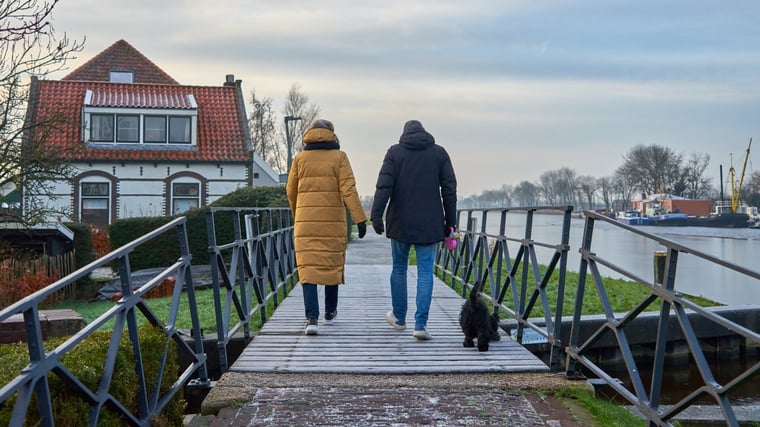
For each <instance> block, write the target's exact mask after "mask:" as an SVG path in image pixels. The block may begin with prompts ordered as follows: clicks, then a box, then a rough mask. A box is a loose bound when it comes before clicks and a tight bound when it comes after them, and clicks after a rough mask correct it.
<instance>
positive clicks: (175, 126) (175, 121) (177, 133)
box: [169, 116, 190, 144]
mask: <svg viewBox="0 0 760 427" xmlns="http://www.w3.org/2000/svg"><path fill="white" fill-rule="evenodd" d="M169 142H170V143H183V144H189V143H190V117H185V116H181V117H173V116H169Z"/></svg>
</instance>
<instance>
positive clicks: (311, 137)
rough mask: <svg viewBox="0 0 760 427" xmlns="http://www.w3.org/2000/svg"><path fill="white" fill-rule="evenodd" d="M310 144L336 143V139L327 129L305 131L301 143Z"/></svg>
mask: <svg viewBox="0 0 760 427" xmlns="http://www.w3.org/2000/svg"><path fill="white" fill-rule="evenodd" d="M312 142H338V137H336V136H335V133H334V132H333V131H331V130H329V129H322V128H312V129H309V130H307V131H306V133H305V134H304V135H303V143H304V144H309V143H312Z"/></svg>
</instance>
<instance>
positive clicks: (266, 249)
mask: <svg viewBox="0 0 760 427" xmlns="http://www.w3.org/2000/svg"><path fill="white" fill-rule="evenodd" d="M220 213H228V214H230V215H231V219H232V227H233V236H232V241H231V242H224V243H219V242H217V230H216V225H215V222H216V217H217V215H219V214H220ZM206 231H207V234H208V244H209V246H208V251H209V261H210V264H211V281H212V288H213V292H214V312H215V317H216V335H217V338H216V339H217V350H218V351H217V353H218V356H219V361H218V365H219V369H220V371H221V372H222V373H224V372H226V371H227V370H228V369H229V365H230V363H229V360H228V356H227V349H228V346H229V343H230V341H231V340H232V339H233V338H234V337H235V336H236V335H238V334H240V331H241V330H242V339H243V340H244V342H245V343H246V344H247V343H248V342H250V340H251V338H252V337H251V330H250V329H251V328H250V326H251V322H252V321H253V319H254V316H255V315H257V314H258V315H259V319H260V320H261V323H262V324H263V323H264V322H266V321H267V319H268V316H269V314H268V313H267V310H266V305H267V303H268V302H269V301H272V302H273V304H274V308H277V306H278V305H279V301H280V299H281V298H285V296H286V295H287V293H288V292H289V291H290V290H291V289H292V288H293V287H294V286H295V274H296V265H295V248H294V246H293V221H292V215H291V212H290V209H289V208H206ZM223 289H224V290H226V291H227V294H226V295H225V297H224V298H223V295H222V290H223ZM254 301H255V304H254ZM233 319H234V321H235V324H234V325H231V326H230V323H231V322H232V321H233Z"/></svg>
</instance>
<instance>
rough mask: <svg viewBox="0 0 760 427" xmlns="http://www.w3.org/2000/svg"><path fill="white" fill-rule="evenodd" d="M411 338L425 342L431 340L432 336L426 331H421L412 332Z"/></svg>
mask: <svg viewBox="0 0 760 427" xmlns="http://www.w3.org/2000/svg"><path fill="white" fill-rule="evenodd" d="M412 336H413V337H415V338H417V339H418V340H420V341H427V340H430V339H433V336H432V335H430V332H428V331H427V329H423V330H421V331H414V332H412Z"/></svg>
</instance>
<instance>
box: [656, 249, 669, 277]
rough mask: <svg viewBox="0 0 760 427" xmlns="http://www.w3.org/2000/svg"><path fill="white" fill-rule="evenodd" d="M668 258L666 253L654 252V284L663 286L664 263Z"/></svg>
mask: <svg viewBox="0 0 760 427" xmlns="http://www.w3.org/2000/svg"><path fill="white" fill-rule="evenodd" d="M667 257H668V251H654V282H655V283H659V284H663V282H665V261H666V260H667Z"/></svg>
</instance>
